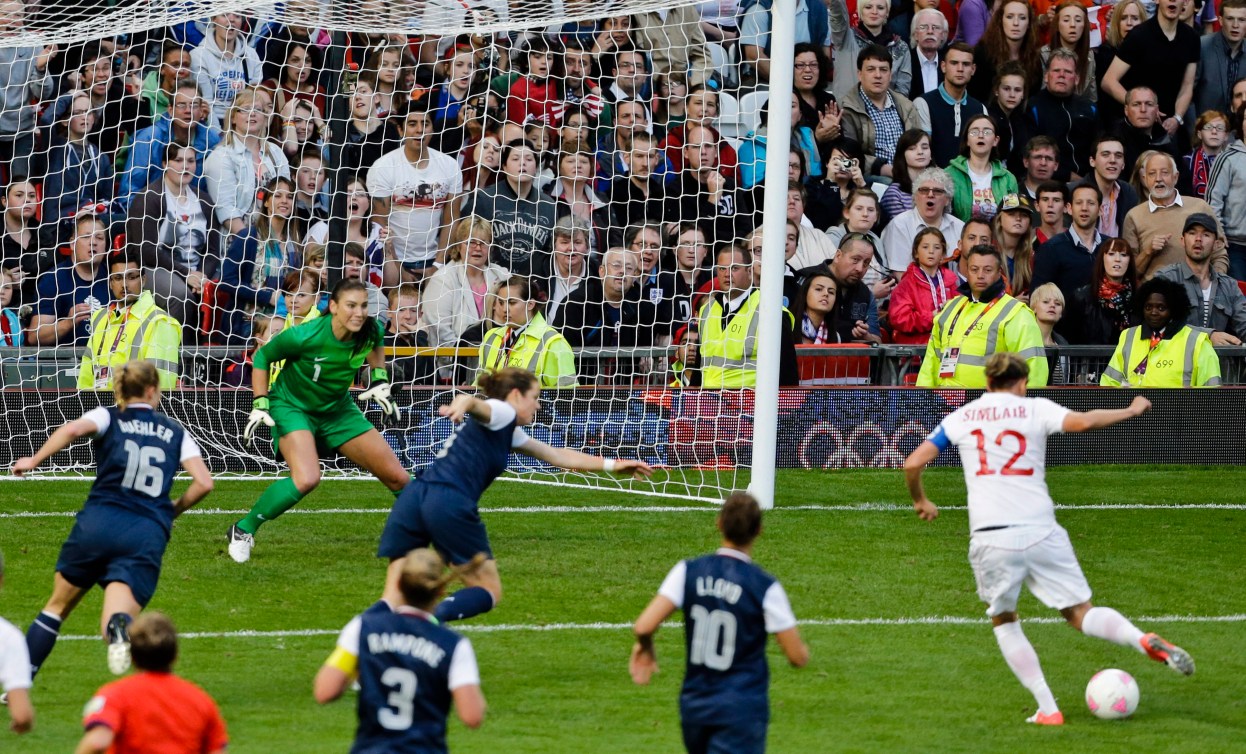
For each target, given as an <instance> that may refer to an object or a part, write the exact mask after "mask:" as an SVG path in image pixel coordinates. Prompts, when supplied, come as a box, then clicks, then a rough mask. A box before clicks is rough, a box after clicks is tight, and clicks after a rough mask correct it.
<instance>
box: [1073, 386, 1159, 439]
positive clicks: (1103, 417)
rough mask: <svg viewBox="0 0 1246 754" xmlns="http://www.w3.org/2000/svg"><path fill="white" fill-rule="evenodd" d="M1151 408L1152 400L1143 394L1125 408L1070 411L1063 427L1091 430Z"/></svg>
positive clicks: (1079, 430)
mask: <svg viewBox="0 0 1246 754" xmlns="http://www.w3.org/2000/svg"><path fill="white" fill-rule="evenodd" d="M1150 408H1151V402H1150V401H1149V400H1147V399H1146V398H1143V397H1142V396H1141V395H1139V396H1135V397H1134V399H1133V402H1132V403H1130V404H1129V405H1128V406H1126V407H1125V408H1097V409H1095V410H1093V411H1070V412H1069V413H1068V414H1067V415H1065V417H1064V424H1063V425H1061V427H1060V428H1061V429H1063V430H1064V431H1065V432H1089V431H1090V430H1092V429H1103V428H1104V427H1110V426H1112V425H1113V424H1120V423H1121V422H1123V421H1125V420H1126V419H1132V418H1134V417H1135V416H1142V415H1143V414H1145V413H1146V412H1147V410H1148V409H1150Z"/></svg>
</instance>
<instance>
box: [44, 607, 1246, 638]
mask: <svg viewBox="0 0 1246 754" xmlns="http://www.w3.org/2000/svg"><path fill="white" fill-rule="evenodd" d="M1134 620H1136V621H1138V622H1141V623H1246V614H1243V613H1238V614H1233V615H1143V616H1140V617H1138V618H1135V619H1134ZM1022 623H1033V624H1056V623H1064V619H1063V618H1059V617H1055V616H1040V617H1035V618H1025V619H1022ZM676 624H678V621H676V622H673V623H672V624H671V625H676ZM799 625H801V626H825V627H833V628H835V627H855V626H975V627H976V626H987V625H990V621H989V620H988V619H986V618H975V617H967V616H960V615H927V616H916V617H911V618H811V619H808V620H802V621H799ZM631 627H632V624H631V623H608V622H604V621H600V622H594V623H497V624H493V625H481V626H473V625H471V624H459V623H456V624H455V625H454V630H455V631H459V632H462V633H471V634H499V633H525V632H526V633H551V632H563V631H625V630H628V629H630V628H631ZM340 632H341V629H336V628H302V629H289V630H277V631H248V630H242V631H184V632H178V638H181V639H286V638H302V637H315V636H337V635H338V634H339V633H340ZM60 641H100V637H98V636H93V635H87V634H71V635H66V636H61V637H60Z"/></svg>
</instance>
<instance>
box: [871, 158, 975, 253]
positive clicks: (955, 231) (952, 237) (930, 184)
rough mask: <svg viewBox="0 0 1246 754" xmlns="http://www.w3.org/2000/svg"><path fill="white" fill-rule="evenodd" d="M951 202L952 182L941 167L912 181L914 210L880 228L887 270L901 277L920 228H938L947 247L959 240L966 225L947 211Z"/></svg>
mask: <svg viewBox="0 0 1246 754" xmlns="http://www.w3.org/2000/svg"><path fill="white" fill-rule="evenodd" d="M951 203H952V179H951V178H950V177H949V176H948V174H947V173H946V172H945V171H944V170H943V169H942V168H926V169H925V170H923V171H922V172H920V173H918V174H917V179H916V180H915V181H913V209H910V210H906V211H904V212H901V213H900V214H898V215H896V216H895V218H894V219H893V220H892V221H891V222H890V223H888V224H887V227H886V228H884V229H883V238H882V240H883V252H884V254H885V255H886V262H887V268H888V269H889V270H891V271H892V272H893V273H894V274H896V275H897V276H899V275H903V274H904V273H905V271H906V270H908V268H909V263H910V262H912V261H913V239H914V238H916V237H917V231H919V230H921V229H922V228H938V229H939V230H940V231H941V232H942V233H943V238H944V239H945V240H946V241H947V243H948V245H949V246H950V245H951V244H953V243H955V242H956V239H958V238H960V236H961V230H962V229H963V228H964V227H965V224H964V223H963V222H961V220H960V219H959V218H957V217H956V216H955V215H953V214H952V213H950V212H948V208H949V207H950V206H951Z"/></svg>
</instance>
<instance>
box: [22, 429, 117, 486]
mask: <svg viewBox="0 0 1246 754" xmlns="http://www.w3.org/2000/svg"><path fill="white" fill-rule="evenodd" d="M98 429H99V427H97V426H95V422H93V421H91V420H90V419H74V420H73V421H71V422H68V423H66V424H62V425H61V426H59V427H57V428H56V431H55V432H53V433H52V436H51V437H49V438H48V439H47V442H45V443H43V447H41V448H39V451H38V452H37V453H35V454H34V455H33V456H27V457H25V458H21V459H18V461H17V462H16V463H14V464H13V468H12V469H10V471H11V472H12V473H13V475H14V476H22V475H23V474H25V473H26V472H27V471H34V470H35V469H37V468H39V465H40V464H42V463H43V462H44V461H46V460H48V459H49V458H51V457H52V456H54V455H56V454H57V453H59V452H61V451H62V450H64V449H65V448H67V447H69V446H70V445H72V444H73V443H74V442H75V441H77V440H79V439H81V438H83V437H86V436H87V435H91V434H94V433H95V432H96V431H97V430H98Z"/></svg>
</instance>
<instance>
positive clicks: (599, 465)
mask: <svg viewBox="0 0 1246 754" xmlns="http://www.w3.org/2000/svg"><path fill="white" fill-rule="evenodd" d="M515 450H518V451H519V452H520V453H523V454H524V455H528V456H532V457H533V458H536V459H537V460H541V461H545V462H546V463H548V464H551V465H554V466H557V467H559V468H562V469H567V470H569V471H605V472H608V473H611V474H618V475H619V476H631V477H635V478H636V479H645V478H648V477H650V476H653V467H651V466H650V465H649V464H647V463H645V462H644V461H638V460H634V459H630V458H602V457H601V456H590V455H589V454H588V453H581V452H580V451H578V450H573V449H571V448H555V447H553V446H552V445H546V444H545V443H543V442H541V441H540V440H537V439H536V438H532V437H530V438H528V441H527V442H525V443H524V444H523V445H520V446H519V447H518V448H515Z"/></svg>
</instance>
